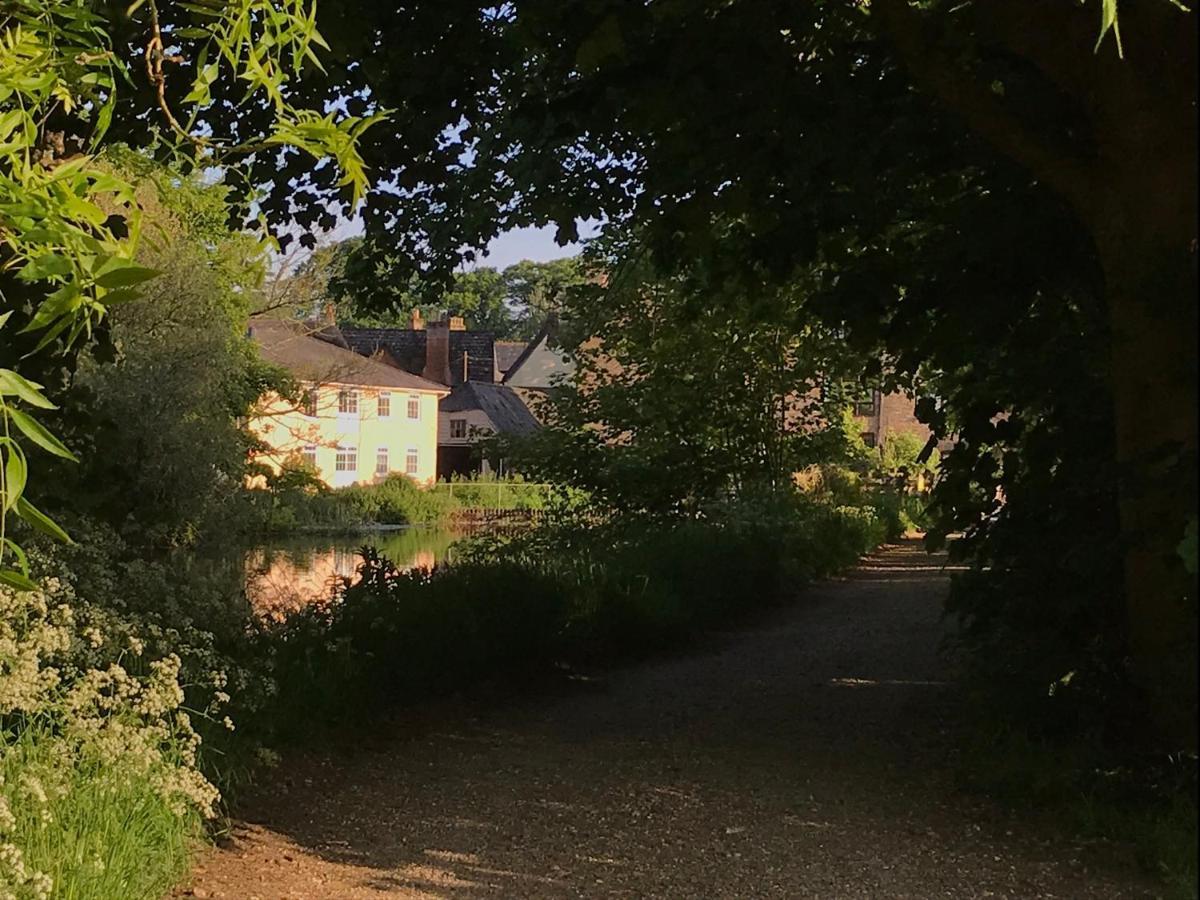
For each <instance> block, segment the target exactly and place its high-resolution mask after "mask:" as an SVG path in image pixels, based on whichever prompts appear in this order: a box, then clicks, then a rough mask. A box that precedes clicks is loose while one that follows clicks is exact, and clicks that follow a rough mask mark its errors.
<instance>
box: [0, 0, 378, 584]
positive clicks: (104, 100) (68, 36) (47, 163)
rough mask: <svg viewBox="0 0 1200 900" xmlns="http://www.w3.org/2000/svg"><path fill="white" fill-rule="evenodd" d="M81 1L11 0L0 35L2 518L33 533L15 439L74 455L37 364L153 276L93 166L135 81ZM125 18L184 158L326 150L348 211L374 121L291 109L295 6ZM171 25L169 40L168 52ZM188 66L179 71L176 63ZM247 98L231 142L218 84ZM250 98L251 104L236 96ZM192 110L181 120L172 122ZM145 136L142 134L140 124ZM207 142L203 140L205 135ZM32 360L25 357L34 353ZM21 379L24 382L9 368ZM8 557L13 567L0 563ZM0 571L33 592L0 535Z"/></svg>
mask: <svg viewBox="0 0 1200 900" xmlns="http://www.w3.org/2000/svg"><path fill="white" fill-rule="evenodd" d="M105 13H106V10H104V8H103V7H101V6H98V5H97V4H95V3H92V2H90V0H66V2H60V0H18V2H17V3H15V4H10V5H9V7H6V8H5V10H4V12H3V13H2V15H3V24H4V32H3V37H2V38H0V234H2V235H3V238H2V241H0V289H2V290H3V294H2V296H3V298H4V299H3V301H2V303H3V305H0V329H4V344H3V346H2V347H0V363H3V364H4V366H3V367H0V373H2V376H3V381H2V387H0V424H2V425H3V433H4V434H3V444H2V445H0V455H2V456H3V457H4V459H3V465H0V473H3V474H0V488H2V489H3V497H4V499H3V502H2V503H0V522H4V521H7V514H8V513H9V512H10V511H12V512H15V513H16V515H17V516H19V517H21V518H22V519H24V520H25V521H26V522H28V523H29V524H30V525H32V526H34V527H40V528H42V529H43V530H49V531H54V530H56V529H57V526H54V525H53V524H52V523H51V522H50V521H49V520H48V519H46V518H45V517H44V516H43V515H42V514H41V513H40V512H39V511H38V510H37V509H36V508H35V507H33V506H32V505H31V504H30V503H29V501H28V500H27V499H26V498H23V497H22V496H21V494H22V492H23V490H24V488H25V485H26V484H27V483H28V481H29V477H28V474H29V473H28V459H29V457H28V455H27V454H26V452H25V450H24V449H23V447H22V445H21V444H20V443H19V442H18V440H17V438H16V436H15V434H14V432H15V431H20V432H21V434H22V440H24V441H27V442H28V445H30V446H33V445H36V446H38V447H40V448H41V449H43V450H46V451H48V452H50V453H52V454H55V455H58V456H62V457H65V458H71V456H70V454H69V452H68V451H66V449H65V448H64V447H63V446H62V444H61V442H60V441H59V440H58V439H57V438H55V437H54V436H53V435H52V434H51V433H50V432H49V431H48V430H46V428H45V427H44V426H43V425H42V424H40V423H39V422H38V421H37V420H36V419H35V418H34V417H33V416H32V415H31V414H30V413H29V408H30V407H33V408H41V409H48V408H52V404H51V403H50V401H49V400H48V399H47V398H46V397H45V396H44V394H43V393H42V392H41V386H40V384H38V382H36V381H34V380H32V379H31V378H29V377H28V375H29V373H30V372H32V371H33V370H34V368H35V367H37V368H47V369H50V370H53V369H55V368H61V367H64V366H65V367H66V368H67V369H68V370H69V369H70V368H72V364H73V359H74V354H75V353H76V352H77V351H78V348H79V346H80V342H81V341H84V340H87V339H90V338H91V337H92V335H93V332H94V329H95V328H96V327H97V326H98V325H99V324H100V322H101V320H102V318H103V316H104V314H105V312H106V310H107V308H108V307H109V306H111V305H113V304H116V303H120V302H124V301H128V300H130V299H132V298H133V297H134V296H136V290H135V289H136V287H137V286H138V285H139V284H142V283H144V282H145V281H147V280H148V279H150V278H151V277H153V276H154V274H155V273H154V271H153V270H151V269H149V268H146V267H145V266H142V265H139V264H138V263H136V262H135V254H136V250H137V247H138V243H139V238H140V236H141V230H142V215H141V208H140V204H139V202H138V199H137V197H136V195H135V192H134V188H133V186H132V184H131V183H130V182H129V181H127V180H125V179H123V178H121V177H119V176H118V175H116V174H114V173H113V171H112V169H111V167H110V166H108V165H106V164H105V163H104V161H103V159H102V158H101V154H102V152H103V150H104V149H105V146H106V144H105V141H106V135H107V133H108V130H109V128H110V126H111V125H112V123H113V121H114V118H115V117H116V116H117V111H118V110H119V109H121V108H122V107H121V106H120V104H119V102H118V85H119V84H121V83H122V82H123V81H126V82H127V81H130V80H131V75H130V72H129V70H128V67H127V65H126V62H125V59H124V57H123V55H122V53H121V49H122V48H121V47H120V44H119V43H117V42H114V41H112V39H111V37H110V28H112V26H113V25H114V23H113V21H111V20H110V19H108V18H107V17H106V14H105ZM124 18H125V20H126V21H125V22H124V23H123V24H125V25H133V26H134V27H136V28H140V29H143V35H144V37H143V43H142V48H143V50H144V61H145V77H146V79H147V81H148V82H149V83H150V84H151V85H153V90H154V92H155V94H156V100H157V102H156V107H157V108H156V110H155V113H156V116H157V117H158V120H159V121H163V122H165V123H166V125H167V126H168V127H169V129H170V131H171V132H172V137H173V138H175V139H177V140H181V141H183V142H184V143H186V144H189V145H190V146H192V147H193V148H194V149H196V151H197V158H196V159H195V160H194V163H193V164H198V165H200V166H209V167H211V166H218V165H222V164H224V163H226V162H227V161H228V160H229V158H230V156H231V155H237V154H244V153H247V152H254V151H259V152H264V151H268V150H271V151H274V150H278V151H279V152H281V153H284V154H286V153H288V152H290V151H297V150H303V151H304V152H306V153H309V154H312V155H316V156H318V157H321V156H330V157H332V158H333V159H334V161H335V162H336V165H335V166H334V167H333V168H334V169H336V170H337V172H338V173H339V179H338V182H337V183H338V184H339V185H345V186H348V187H349V188H350V191H349V194H350V196H351V198H352V200H353V202H357V200H358V198H359V197H360V196H361V195H362V193H363V191H364V189H365V185H366V178H365V173H364V170H363V163H362V160H361V158H360V157H359V156H358V153H357V150H356V146H355V142H356V140H357V139H358V138H359V137H360V136H361V135H362V132H363V131H364V129H365V128H366V127H367V126H369V125H370V124H372V123H373V122H374V121H376V120H377V118H378V117H377V115H369V116H365V117H364V116H335V115H334V114H329V115H326V116H318V115H316V114H314V113H311V112H309V111H306V110H303V109H300V108H298V107H296V106H294V105H293V104H292V103H291V102H290V100H289V99H288V98H287V96H286V87H287V85H288V83H289V81H290V80H293V79H295V78H296V77H297V76H298V75H299V74H300V71H301V68H302V66H303V65H305V63H306V61H307V62H314V61H315V56H314V55H313V51H312V45H313V44H317V45H321V44H322V43H323V39H322V38H321V37H320V35H319V34H318V33H317V31H316V27H315V23H314V21H313V14H312V10H311V9H310V8H307V7H306V6H305V4H303V3H301V2H299V0H289V2H288V3H287V4H286V5H285V6H283V7H281V8H276V6H275V5H274V4H272V3H270V2H268V0H244V2H239V3H229V4H217V5H212V6H199V5H194V4H189V3H174V2H172V3H167V2H162V3H160V2H158V0H148V2H145V3H141V2H139V3H133V4H131V5H130V6H129V7H128V9H127V10H126V13H125V17H124ZM164 29H165V32H166V34H167V35H168V38H167V40H168V41H169V44H164V38H163V34H164ZM170 64H185V65H191V66H194V77H193V79H192V83H191V90H190V91H189V92H188V93H187V95H186V96H185V97H183V98H181V99H180V101H179V102H178V103H175V104H174V105H172V104H171V103H170V102H168V100H167V99H166V95H165V93H164V88H165V84H166V82H167V81H168V80H170V81H176V79H174V78H170V79H169V78H168V76H167V75H166V72H165V67H166V66H167V65H170ZM181 67H182V66H181ZM227 78H228V79H233V80H236V81H238V82H240V83H241V88H240V89H242V90H246V91H247V92H248V94H247V98H248V97H264V98H266V99H267V100H268V101H269V107H268V108H269V110H270V111H269V113H268V114H267V116H266V119H265V121H264V120H263V118H262V117H260V118H259V120H258V123H257V124H261V125H262V126H263V131H262V132H261V133H259V134H255V133H254V127H253V126H251V127H250V129H249V131H247V130H245V129H239V132H238V138H236V139H234V140H232V141H226V140H224V139H223V137H222V136H221V135H222V133H221V132H219V131H214V130H213V129H211V128H208V127H207V126H208V122H207V121H206V117H205V110H207V109H209V108H211V106H212V104H213V102H214V101H213V97H212V93H211V88H212V87H213V86H214V85H216V84H219V83H222V82H223V81H224V80H225V79H227ZM244 99H245V98H244ZM182 110H187V111H188V113H187V114H186V121H185V122H181V121H180V118H179V116H180V115H184V113H182V112H181V111H182ZM138 128H140V129H141V130H142V131H143V132H146V131H147V129H146V122H145V119H144V118H139V119H138ZM201 134H203V136H200V135H201ZM29 356H34V357H35V360H34V361H33V362H29V361H27V357H29ZM18 360H20V361H21V362H20V363H19V365H20V366H21V367H22V371H23V372H24V373H25V374H24V375H23V374H19V373H18V372H17V371H16V370H15V369H14V368H13V366H14V365H15V364H18V363H17V361H18ZM8 558H12V559H13V560H15V562H16V564H17V565H18V568H19V569H20V570H21V571H17V570H14V569H12V568H11V566H9V565H7V564H6V563H7V559H8ZM0 573H2V575H3V578H4V579H5V581H6V582H8V583H9V584H15V585H20V586H21V587H24V588H26V589H29V588H31V587H32V585H31V583H30V582H29V580H28V571H27V567H26V566H25V562H24V557H23V554H22V553H21V551H20V548H19V547H18V546H17V545H16V544H15V543H13V542H12V540H11V538H9V537H8V536H7V535H6V534H4V533H3V531H2V528H0Z"/></svg>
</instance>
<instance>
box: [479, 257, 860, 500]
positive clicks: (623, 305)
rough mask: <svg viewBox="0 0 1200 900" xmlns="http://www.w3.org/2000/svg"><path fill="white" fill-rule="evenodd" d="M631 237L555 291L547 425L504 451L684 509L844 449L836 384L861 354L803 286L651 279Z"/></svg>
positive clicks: (519, 460)
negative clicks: (560, 306) (561, 358)
mask: <svg viewBox="0 0 1200 900" xmlns="http://www.w3.org/2000/svg"><path fill="white" fill-rule="evenodd" d="M637 247H638V245H637V243H636V238H631V239H629V240H628V241H621V242H618V241H612V242H608V243H601V244H598V245H596V246H594V247H593V248H592V249H591V250H590V251H589V252H590V254H591V258H590V259H589V264H590V266H591V267H592V268H593V269H599V270H603V271H607V272H609V273H610V276H609V278H608V279H607V281H606V283H604V284H601V283H593V284H589V285H586V286H585V287H583V288H580V289H577V290H575V291H573V292H568V294H567V295H566V297H567V300H566V309H565V310H564V316H565V322H566V325H565V328H566V329H567V334H565V335H564V337H563V340H564V341H565V343H566V344H567V345H568V346H571V347H572V348H574V349H573V351H572V357H573V359H574V361H575V370H574V373H573V375H572V376H571V378H570V381H569V382H567V383H565V384H563V385H561V386H559V387H558V388H556V389H554V390H552V391H550V392H549V394H548V396H547V397H546V399H545V403H544V405H543V408H541V409H539V411H538V412H539V416H540V417H541V418H542V419H543V420H544V421H545V422H546V424H547V426H548V427H546V428H543V429H542V430H541V431H539V432H537V433H536V434H534V435H533V436H532V437H531V438H530V439H527V440H512V441H509V442H508V444H507V446H506V447H505V448H504V451H503V455H504V456H505V457H506V458H509V459H510V460H511V461H512V463H513V465H514V466H516V467H517V468H518V469H520V470H521V471H522V472H524V473H526V474H527V475H529V476H530V477H533V478H537V479H539V480H543V481H551V482H561V483H568V484H571V485H573V486H575V487H577V488H581V489H583V490H585V491H587V492H589V493H590V494H591V495H592V496H593V497H595V498H596V499H597V500H598V501H601V502H604V503H607V504H610V505H612V506H614V507H615V508H618V509H623V510H630V511H632V510H640V511H646V512H651V513H655V514H667V515H674V514H677V513H680V512H687V511H689V510H690V511H691V513H692V514H694V513H695V511H696V510H698V509H699V508H700V507H702V506H703V505H705V504H707V503H711V502H713V501H716V500H720V499H722V498H727V497H734V496H738V495H739V494H742V493H745V492H751V491H755V490H759V489H762V488H768V489H777V488H779V487H780V486H781V485H784V484H787V483H788V482H789V481H790V479H791V477H792V474H793V473H794V472H796V471H798V470H799V469H801V468H803V467H804V466H806V465H809V464H811V463H813V462H816V461H817V460H819V459H828V460H832V459H835V458H839V457H841V456H843V455H844V454H845V453H846V452H847V444H846V442H845V435H844V433H843V430H842V429H841V428H840V427H838V426H837V425H836V424H831V423H838V422H840V419H841V415H842V410H843V408H844V405H845V404H844V400H843V399H842V398H841V396H840V391H839V390H838V387H839V386H840V383H841V382H842V381H843V380H845V379H847V378H849V377H851V376H850V374H849V373H851V372H853V373H855V376H857V375H858V374H859V373H861V371H862V368H863V364H862V361H861V358H858V357H855V356H854V355H852V354H848V353H847V352H846V351H845V348H844V347H843V346H842V345H841V343H840V342H839V341H838V340H837V339H836V336H835V335H834V334H833V333H832V332H831V331H829V330H827V329H824V328H822V327H820V326H819V325H817V324H815V323H814V322H813V321H812V316H811V314H810V313H808V311H807V309H806V306H805V301H804V285H803V284H796V285H790V286H788V287H786V288H781V289H780V288H772V287H770V286H768V285H764V284H762V283H761V282H759V283H757V284H755V283H751V284H734V285H731V284H727V283H724V282H721V281H714V280H713V278H714V277H715V276H714V273H712V272H711V271H709V270H707V269H706V268H705V267H704V266H703V264H697V265H696V266H695V267H694V268H693V269H692V270H690V271H688V272H686V273H682V274H680V275H679V276H673V277H656V275H655V273H654V271H653V270H652V269H649V268H648V267H647V266H646V265H645V264H644V263H642V262H640V261H639V259H638V256H637V252H638V251H637Z"/></svg>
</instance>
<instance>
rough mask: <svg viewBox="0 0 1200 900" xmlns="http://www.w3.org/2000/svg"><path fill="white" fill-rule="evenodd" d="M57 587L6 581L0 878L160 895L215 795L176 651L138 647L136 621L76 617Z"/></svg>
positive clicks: (30, 886)
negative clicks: (106, 624)
mask: <svg viewBox="0 0 1200 900" xmlns="http://www.w3.org/2000/svg"><path fill="white" fill-rule="evenodd" d="M55 589H56V585H55V584H53V583H52V582H51V583H49V584H48V590H47V591H46V592H41V591H31V592H14V591H11V590H8V589H0V889H4V890H5V891H6V893H7V894H8V895H10V896H21V897H35V898H48V897H50V896H56V897H57V896H87V897H98V898H113V900H117V898H122V897H128V896H129V895H130V892H133V893H134V894H136V895H137V896H151V895H157V894H159V893H161V892H163V891H164V890H166V889H168V888H170V887H171V886H172V884H173V883H174V881H175V879H176V878H177V877H178V876H179V874H180V873H181V871H182V869H183V866H184V864H185V862H186V859H187V855H188V852H189V850H190V844H191V842H192V841H193V840H194V839H195V838H196V837H197V836H198V834H199V824H200V822H201V819H202V818H204V817H208V816H212V815H213V814H214V804H215V802H216V801H217V799H218V795H217V791H216V789H215V788H214V787H213V786H212V785H211V784H210V783H209V782H208V781H207V780H206V779H205V778H204V776H203V775H201V774H200V772H199V770H198V768H197V764H198V760H197V748H198V746H199V743H200V741H199V737H198V736H197V734H196V732H195V731H194V730H193V729H192V727H191V722H190V718H189V716H188V714H187V713H186V712H185V711H184V710H183V708H182V703H183V697H184V694H183V689H182V687H181V686H180V660H179V658H178V657H177V656H173V655H169V656H166V657H163V658H157V659H156V658H153V657H152V656H150V655H149V654H146V651H145V647H144V644H143V643H142V641H141V639H140V638H139V637H138V635H137V633H136V632H132V631H130V632H126V633H124V634H122V635H119V636H118V635H117V634H114V633H106V632H105V631H103V630H101V629H99V628H97V627H95V626H94V625H93V626H88V627H81V625H82V623H80V622H78V621H76V612H75V609H74V608H73V607H72V606H71V605H69V604H67V603H65V602H63V601H62V599H61V597H57V596H55V594H54V592H55ZM114 640H119V641H120V644H119V645H118V646H116V647H110V646H106V644H108V643H109V642H111V641H114Z"/></svg>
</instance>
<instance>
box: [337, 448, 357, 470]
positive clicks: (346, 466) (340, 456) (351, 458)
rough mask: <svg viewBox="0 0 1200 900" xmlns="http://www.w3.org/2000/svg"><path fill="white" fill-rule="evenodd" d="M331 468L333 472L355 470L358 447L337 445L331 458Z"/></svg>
mask: <svg viewBox="0 0 1200 900" xmlns="http://www.w3.org/2000/svg"><path fill="white" fill-rule="evenodd" d="M333 470H334V471H335V472H357V471H358V448H357V447H347V446H339V447H338V448H337V455H336V456H335V457H334V460H333Z"/></svg>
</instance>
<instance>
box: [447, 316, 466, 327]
mask: <svg viewBox="0 0 1200 900" xmlns="http://www.w3.org/2000/svg"><path fill="white" fill-rule="evenodd" d="M450 330H451V331H466V330H467V323H466V322H464V321H463V317H462V316H451V317H450Z"/></svg>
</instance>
